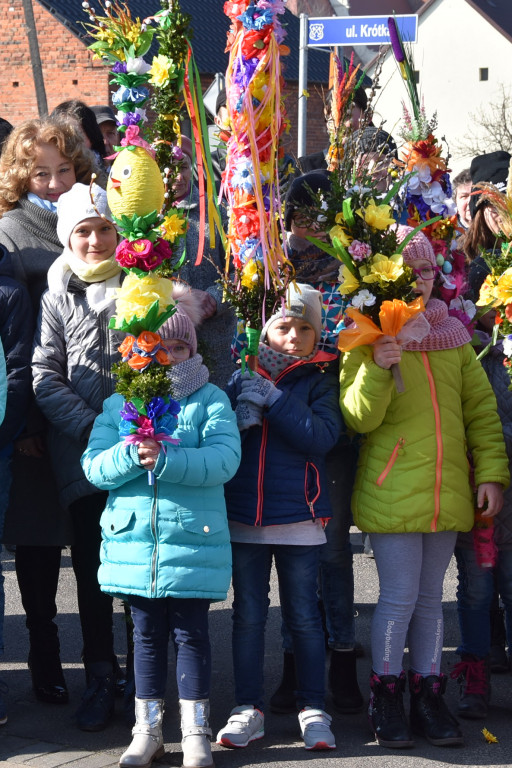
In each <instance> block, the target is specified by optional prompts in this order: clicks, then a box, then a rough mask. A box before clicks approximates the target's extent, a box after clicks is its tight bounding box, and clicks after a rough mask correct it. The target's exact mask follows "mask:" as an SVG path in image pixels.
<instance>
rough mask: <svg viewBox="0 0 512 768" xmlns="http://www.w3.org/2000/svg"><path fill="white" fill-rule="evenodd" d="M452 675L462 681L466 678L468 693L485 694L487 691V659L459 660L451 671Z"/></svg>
mask: <svg viewBox="0 0 512 768" xmlns="http://www.w3.org/2000/svg"><path fill="white" fill-rule="evenodd" d="M450 677H451V678H453V679H455V680H458V681H459V682H462V679H463V678H464V679H465V680H466V690H465V692H466V693H467V694H473V695H479V696H485V694H486V693H487V687H488V683H487V677H486V674H485V661H484V660H483V659H482V660H481V661H469V660H467V659H463V660H462V661H459V663H458V664H456V665H455V666H454V668H453V670H452V671H451V673H450Z"/></svg>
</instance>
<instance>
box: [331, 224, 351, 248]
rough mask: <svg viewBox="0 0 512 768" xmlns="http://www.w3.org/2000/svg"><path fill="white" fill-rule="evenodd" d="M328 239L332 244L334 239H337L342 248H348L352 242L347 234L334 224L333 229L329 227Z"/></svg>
mask: <svg viewBox="0 0 512 768" xmlns="http://www.w3.org/2000/svg"><path fill="white" fill-rule="evenodd" d="M329 237H330V238H331V241H332V242H334V238H335V237H337V238H338V240H339V241H340V243H341V244H342V246H343V247H344V248H348V246H349V245H350V243H351V242H352V240H353V238H352V237H350V235H349V234H348V232H347V231H346V230H345V229H344V228H343V227H341V226H340V225H339V224H335V225H334V227H331V229H330V230H329Z"/></svg>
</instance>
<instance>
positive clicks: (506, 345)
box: [503, 334, 512, 357]
mask: <svg viewBox="0 0 512 768" xmlns="http://www.w3.org/2000/svg"><path fill="white" fill-rule="evenodd" d="M503 354H504V355H505V357H512V334H509V335H508V336H505V339H504V341H503Z"/></svg>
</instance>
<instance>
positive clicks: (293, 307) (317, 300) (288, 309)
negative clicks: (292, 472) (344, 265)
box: [260, 283, 322, 344]
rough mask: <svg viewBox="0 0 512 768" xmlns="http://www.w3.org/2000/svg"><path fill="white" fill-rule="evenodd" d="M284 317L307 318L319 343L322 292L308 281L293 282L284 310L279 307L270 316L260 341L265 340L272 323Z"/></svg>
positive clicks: (289, 287)
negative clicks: (308, 283)
mask: <svg viewBox="0 0 512 768" xmlns="http://www.w3.org/2000/svg"><path fill="white" fill-rule="evenodd" d="M282 317H297V318H299V319H301V320H305V321H306V323H309V325H310V326H311V327H312V328H313V330H314V331H315V341H316V343H317V344H318V342H319V341H320V336H321V334H322V294H321V293H320V291H316V290H315V289H314V288H312V287H311V286H310V285H307V284H306V283H291V284H290V285H289V286H288V291H287V293H286V304H285V306H284V311H283V308H282V307H279V309H278V310H277V312H275V313H274V314H273V315H272V317H269V319H268V320H267V322H266V323H265V325H264V327H263V330H262V332H261V336H260V341H262V342H265V340H266V337H267V331H268V329H269V328H270V326H271V325H272V323H274V322H275V321H276V320H279V319H281V318H282Z"/></svg>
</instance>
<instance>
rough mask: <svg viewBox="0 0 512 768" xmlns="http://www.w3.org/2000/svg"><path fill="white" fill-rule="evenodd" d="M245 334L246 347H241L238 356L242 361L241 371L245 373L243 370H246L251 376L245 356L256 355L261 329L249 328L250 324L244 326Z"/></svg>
mask: <svg viewBox="0 0 512 768" xmlns="http://www.w3.org/2000/svg"><path fill="white" fill-rule="evenodd" d="M245 335H246V336H247V347H244V348H243V349H242V353H241V355H240V358H241V361H242V373H245V371H246V370H248V371H249V373H250V375H251V376H253V372H252V371H251V369H250V368H248V367H247V360H246V358H247V356H252V357H257V356H258V349H259V343H260V335H261V329H259V328H251V327H250V326H246V328H245Z"/></svg>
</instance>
